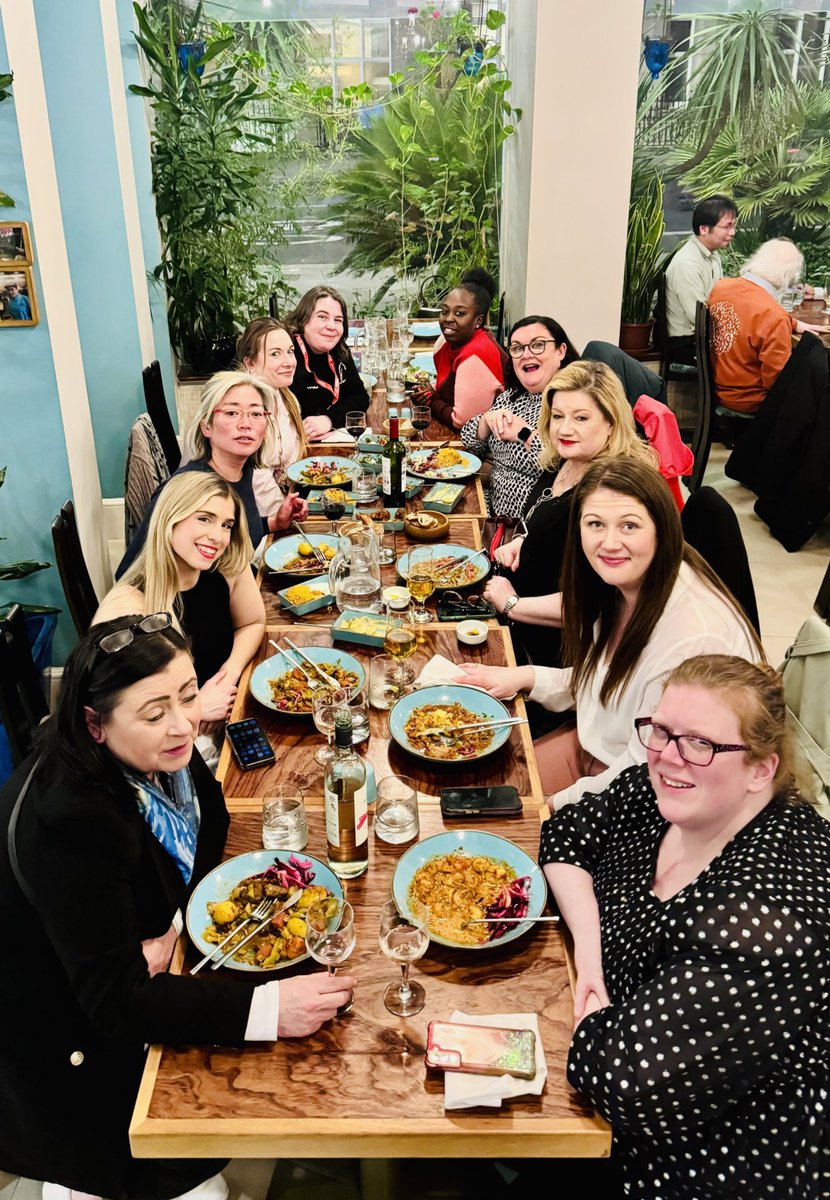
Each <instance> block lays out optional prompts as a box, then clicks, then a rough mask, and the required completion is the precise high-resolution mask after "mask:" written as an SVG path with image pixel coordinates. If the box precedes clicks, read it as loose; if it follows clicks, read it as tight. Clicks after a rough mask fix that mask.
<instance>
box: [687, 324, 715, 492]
mask: <svg viewBox="0 0 830 1200" xmlns="http://www.w3.org/2000/svg"><path fill="white" fill-rule="evenodd" d="M710 323H711V318H710V316H709V309H708V308H707V307H706V305H705V304H702V303H701V302H700V300H698V302H697V307H696V309H695V353H696V355H697V410H696V412H695V423H694V428H693V430H692V437H691V443H690V444H691V448H692V454H694V456H695V465H694V467H693V468H692V473H691V475H689V476H687V478H686V486H687V487H688V489H689V491H690V492H696V491H697V489H698V488H699V487H700V485H701V483H702V482H703V476H704V474H705V473H706V464H707V463H708V461H709V451H710V449H711V446H712V419H713V409H714V381H713V377H712V361H711V358H710V356H709V333H710Z"/></svg>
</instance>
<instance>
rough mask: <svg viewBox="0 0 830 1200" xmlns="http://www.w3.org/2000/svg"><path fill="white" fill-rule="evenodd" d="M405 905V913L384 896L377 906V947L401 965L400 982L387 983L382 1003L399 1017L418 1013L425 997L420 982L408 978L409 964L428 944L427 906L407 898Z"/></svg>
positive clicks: (421, 954)
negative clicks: (378, 945) (378, 911)
mask: <svg viewBox="0 0 830 1200" xmlns="http://www.w3.org/2000/svg"><path fill="white" fill-rule="evenodd" d="M407 907H408V909H409V911H408V912H407V913H406V914H405V915H404V914H402V913H400V912H398V906H397V904H396V903H395V901H394V900H387V901H386V903H385V904H384V905H383V907H382V908H381V910H380V936H379V941H380V948H381V950H382V951H383V953H384V954H385V955H386V957H387V958H388V959H391V961H392V962H396V963H399V964H400V968H401V982H400V984H397V983H390V984H389V987H388V988H387V989H386V991H385V992H384V993H383V1003H384V1004H385V1005H386V1007H387V1009H388V1010H389V1012H391V1013H395V1015H396V1016H398V1017H411V1016H414V1015H415V1013H419V1012H420V1011H421V1009H422V1008H423V1007H424V1004H425V1003H426V998H427V994H426V992H425V991H424V988H423V986H422V985H421V984H420V983H413V982H411V981H410V978H409V964H410V963H412V962H415V961H417V959H419V958H423V956H424V955H425V954H426V952H427V949H428V947H429V909H428V908H427V907H426V905H425V904H422V903H421V902H420V901H419V900H415V899H411V900H408V901H407Z"/></svg>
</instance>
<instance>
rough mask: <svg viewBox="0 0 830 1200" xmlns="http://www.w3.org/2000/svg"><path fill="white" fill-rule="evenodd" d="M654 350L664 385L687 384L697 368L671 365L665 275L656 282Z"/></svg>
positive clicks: (684, 364)
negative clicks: (657, 353)
mask: <svg viewBox="0 0 830 1200" xmlns="http://www.w3.org/2000/svg"><path fill="white" fill-rule="evenodd" d="M652 338H653V341H654V348H655V349H656V350H659V351H660V374H661V375H662V377H663V379H664V380H665V382H666V383H670V382H671V383H689V382H690V381H691V380H692V379H694V377H695V375H696V374H697V368H696V367H693V366H691V365H689V364H686V363H672V360H671V355H670V353H669V321H668V314H667V311H666V273H665V271H664V272H663V273H662V274H661V275H660V276H659V278H658V280H657V303H656V305H655V309H654V333H653V335H652Z"/></svg>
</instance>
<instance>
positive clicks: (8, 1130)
mask: <svg viewBox="0 0 830 1200" xmlns="http://www.w3.org/2000/svg"><path fill="white" fill-rule="evenodd" d="M199 710H200V704H199V693H198V687H197V684H196V675H195V672H194V670H193V662H192V659H191V658H190V654H189V653H188V651H187V647H186V644H185V642H184V639H183V638H182V637H181V636H180V635H179V634H178V633H177V632H176V631H175V629H173V628H172V626H171V624H170V618H169V616H168V614H167V613H155V614H152V615H151V616H149V617H145V618H141V617H139V616H132V617H121V618H118V619H117V620H113V621H108V622H105V623H103V624H101V625H98V626H95V627H94V629H93V630H92V631H91V632H90V633H88V634H87V635H86V637H85V638H84V639H83V640H82V641H81V642H80V644H79V645H78V646H77V647H76V649H75V650H74V651H73V653H72V655H71V656H70V659H69V661H68V663H67V666H66V670H65V672H64V676H63V684H62V688H61V696H60V700H59V703H58V707H57V711H56V713H55V715H54V717H53V718H52V719H51V720H50V721H49V722H48V724H47V725H46V726H45V727H44V731H43V736H42V741H41V750H40V754H39V755H37V756H35V755H33V756H32V757H31V758H30V759H29V760H27V761H26V762H24V763H23V764H22V765H21V766H20V768H19V769H18V770H17V771H16V773H15V774H14V775H13V776H12V778H11V780H10V781H9V783H8V784H7V785H6V787H5V788H4V789H3V791H2V793H0V912H2V914H3V936H2V938H0V1012H2V1013H3V1020H2V1022H0V1112H1V1113H2V1120H0V1169H2V1170H4V1171H9V1172H11V1173H13V1174H18V1175H25V1176H29V1177H30V1178H34V1179H43V1180H45V1181H48V1182H51V1183H53V1184H58V1185H62V1186H63V1187H65V1188H72V1189H75V1190H77V1191H84V1192H90V1193H93V1194H99V1195H102V1196H107V1197H113V1198H119V1200H121V1198H124V1200H139V1198H141V1200H144V1198H149V1197H153V1198H154V1200H165V1198H170V1197H174V1196H178V1195H180V1194H182V1193H184V1192H186V1191H188V1190H189V1189H190V1188H192V1187H194V1186H195V1185H196V1184H198V1183H201V1182H202V1181H204V1180H206V1179H208V1178H210V1177H211V1176H214V1175H216V1173H217V1172H218V1171H219V1170H220V1169H221V1167H222V1165H223V1164H222V1163H221V1162H216V1161H209V1160H200V1161H188V1160H179V1161H175V1162H174V1161H162V1160H156V1161H138V1160H134V1159H133V1158H132V1156H131V1154H130V1149H129V1144H128V1138H127V1130H128V1125H129V1120H130V1116H131V1113H132V1109H133V1105H134V1103H135V1097H136V1092H137V1090H138V1084H139V1080H140V1077H141V1072H142V1067H143V1063H144V1052H145V1045H146V1044H147V1043H151V1042H211V1043H213V1042H216V1043H242V1042H244V1041H246V1040H252V1041H260V1040H269V1039H273V1038H274V1037H276V1036H277V1034H279V1036H302V1035H305V1034H308V1033H311V1032H313V1031H314V1030H315V1029H317V1028H319V1026H320V1025H321V1024H322V1023H323V1022H324V1021H325V1020H328V1019H329V1018H330V1017H332V1016H333V1015H334V1013H335V1011H336V1009H337V1007H338V1005H340V1004H342V1003H343V1002H344V1001H345V1000H346V999H347V996H348V989H350V988H351V986H352V984H353V980H351V979H350V978H343V977H341V976H338V977H337V980H336V981H335V982H334V984H333V986H334V987H335V988H336V989H337V990H334V991H329V990H327V989H328V988H329V987H331V986H332V984H331V983H330V982H329V981H328V979H327V977H326V976H324V975H320V974H315V975H311V976H303V977H301V978H298V979H291V980H285V981H283V982H282V983H281V984H280V983H274V982H270V983H265V984H256V983H251V981H249V980H248V979H245V980H236V979H235V980H232V981H229V980H221V979H216V978H213V977H211V978H201V977H200V978H196V979H194V978H192V977H189V976H174V975H169V974H167V973H166V968H167V966H168V964H169V961H170V957H171V955H172V952H173V948H174V946H175V942H176V938H177V930H178V929H180V928H181V925H180V920H181V913H183V912H184V909H185V907H186V904H187V899H188V895H189V893H190V890H191V888H192V887H193V885H195V884H196V883H197V882H198V880H199V879H200V878H201V877H202V876H204V874H205V873H206V872H207V871H208V870H210V869H211V868H212V867H213V866H214V865H216V863H218V862H219V860H220V858H221V856H222V849H223V847H224V842H225V835H226V832H227V828H228V814H227V811H226V809H225V804H224V800H223V797H222V792H221V788H220V787H219V785H218V784H217V783H216V781H215V780H214V779H213V777H212V776H211V774H210V772H209V771H208V770H207V768H206V767H205V765H204V763H203V762H202V760H201V758H200V757H199V755H198V753H194V751H193V742H194V738H195V736H196V734H197V732H198V727H199ZM217 1184H218V1187H219V1188H220V1189H221V1180H218V1181H217ZM217 1194H219V1195H221V1190H219V1191H217Z"/></svg>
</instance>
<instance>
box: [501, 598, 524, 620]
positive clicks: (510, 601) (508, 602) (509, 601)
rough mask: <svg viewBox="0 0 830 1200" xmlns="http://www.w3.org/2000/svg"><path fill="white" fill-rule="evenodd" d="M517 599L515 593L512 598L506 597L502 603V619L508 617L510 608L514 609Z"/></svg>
mask: <svg viewBox="0 0 830 1200" xmlns="http://www.w3.org/2000/svg"><path fill="white" fill-rule="evenodd" d="M519 599H520V597H519V596H517V595H516V594H515V593H514V594H513V595H512V596H508V597H507V600H506V601H505V603H504V608H503V609H502V610H501V615H502V616H503V617H506V616H509V614H510V610H511V608H515V607H516V605H517V604H518V603H519Z"/></svg>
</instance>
